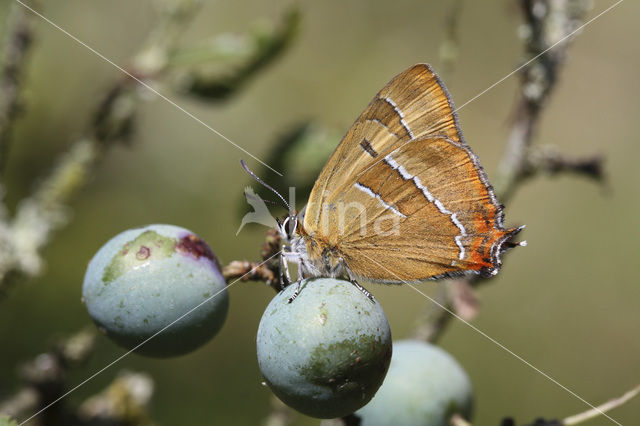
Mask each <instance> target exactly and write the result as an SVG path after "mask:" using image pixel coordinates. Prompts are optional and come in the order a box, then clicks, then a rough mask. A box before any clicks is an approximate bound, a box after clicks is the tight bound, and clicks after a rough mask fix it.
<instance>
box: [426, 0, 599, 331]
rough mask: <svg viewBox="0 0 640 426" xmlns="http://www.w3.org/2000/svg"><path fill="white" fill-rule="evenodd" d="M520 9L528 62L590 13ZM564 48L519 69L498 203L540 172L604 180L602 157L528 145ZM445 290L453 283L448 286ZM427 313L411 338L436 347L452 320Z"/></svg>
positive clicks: (538, 3) (536, 2)
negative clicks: (414, 337)
mask: <svg viewBox="0 0 640 426" xmlns="http://www.w3.org/2000/svg"><path fill="white" fill-rule="evenodd" d="M520 4H521V6H522V11H523V14H524V17H525V27H524V30H523V33H524V40H525V50H526V53H527V56H528V57H530V58H533V57H536V56H538V55H539V54H540V53H542V52H544V51H545V50H547V49H548V48H549V46H551V45H553V44H554V43H556V41H557V40H559V39H561V38H562V37H564V36H565V35H566V34H568V33H570V32H571V31H573V30H574V28H575V27H576V26H577V25H578V24H579V23H580V22H581V21H582V20H583V18H584V16H585V14H586V12H587V9H588V8H589V5H588V3H587V2H585V1H583V0H545V1H543V0H521V2H520ZM568 46H569V42H568V41H567V42H564V43H560V44H558V45H557V46H555V47H554V48H553V49H551V50H550V51H548V52H546V53H545V54H543V55H541V56H540V57H539V58H537V59H536V60H535V61H533V62H531V63H530V64H529V65H528V66H527V67H525V68H523V70H522V74H521V80H520V86H519V98H518V101H517V102H516V105H515V107H514V111H515V118H514V121H513V123H512V125H511V130H510V132H509V136H508V139H507V146H506V149H505V152H504V156H503V158H502V161H501V163H500V167H499V170H498V176H497V179H496V180H495V184H496V185H495V186H494V188H495V190H496V194H497V196H498V199H499V200H500V201H501V202H503V203H504V202H507V200H509V199H510V197H511V196H512V195H513V193H514V191H515V190H516V189H517V188H519V187H520V185H521V184H522V183H523V182H524V181H525V180H526V179H527V178H531V177H533V176H534V175H537V174H538V173H540V172H549V173H560V172H571V173H578V174H582V175H587V176H590V177H592V178H594V179H602V177H603V171H602V163H603V159H602V157H601V156H592V157H586V158H582V159H581V158H572V157H568V156H563V155H560V154H558V153H556V152H555V151H551V150H548V149H547V150H542V149H538V150H536V149H534V148H532V146H531V145H532V143H533V137H534V130H535V128H536V126H537V124H538V122H539V119H540V113H541V112H542V110H543V108H544V106H545V105H546V102H547V100H548V98H549V96H550V94H551V93H552V91H553V88H554V87H555V85H556V83H557V81H558V74H559V72H560V69H561V67H562V65H563V64H564V59H565V58H566V51H567V48H568ZM456 281H458V282H465V283H466V285H467V286H469V287H472V288H477V287H478V286H479V285H481V284H482V283H485V282H487V280H486V279H481V278H476V277H470V278H462V279H459V280H456ZM453 282H455V281H453ZM446 285H447V286H453V285H454V284H452V282H449V283H447V284H446ZM453 294H454V293H452V292H451V291H447V292H445V293H443V294H441V295H439V296H438V297H439V298H440V299H441V300H439V302H440V303H442V305H443V306H446V307H447V308H449V309H451V310H454V311H455V308H456V307H455V305H454V299H453ZM428 310H429V311H428V312H427V313H426V314H425V316H424V318H425V319H424V321H428V322H429V324H424V323H423V324H420V325H419V326H418V327H417V329H416V332H415V334H416V335H419V336H420V337H421V338H423V339H425V340H427V341H431V342H435V341H437V340H438V338H439V337H440V336H441V335H442V333H443V332H444V330H445V328H446V326H447V325H448V324H449V322H450V321H451V318H452V316H451V315H450V314H449V313H448V312H446V311H445V310H443V309H441V308H440V307H438V306H436V305H432V306H429V308H428Z"/></svg>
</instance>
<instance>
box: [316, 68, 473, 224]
mask: <svg viewBox="0 0 640 426" xmlns="http://www.w3.org/2000/svg"><path fill="white" fill-rule="evenodd" d="M433 135H442V136H446V137H448V138H449V139H451V140H453V141H460V140H461V136H460V134H459V131H458V125H457V118H456V116H455V113H454V111H453V107H452V104H451V101H450V99H449V96H448V94H447V92H446V90H445V89H444V87H443V86H442V83H441V82H440V80H439V79H438V77H437V76H436V74H435V73H434V72H433V71H432V70H431V68H430V67H429V65H426V64H417V65H415V66H413V67H411V68H409V69H407V70H406V71H404V72H403V73H401V74H399V75H398V76H396V77H395V78H394V79H393V80H391V81H390V82H389V83H388V84H387V85H386V86H385V87H384V88H383V89H382V90H381V91H380V92H379V93H378V94H377V95H376V96H375V97H374V98H373V100H372V101H371V103H370V104H369V105H368V106H367V108H366V109H365V111H364V112H363V113H362V114H361V115H360V117H358V119H357V120H356V121H355V123H354V124H353V126H352V127H351V128H350V129H349V131H348V132H347V134H346V135H345V136H344V138H342V141H341V142H340V144H339V145H338V147H337V148H336V150H335V151H334V153H333V154H332V155H331V157H330V158H329V161H328V162H327V164H326V165H325V167H324V168H323V169H322V172H321V173H320V176H319V177H318V179H317V180H316V183H315V185H314V187H313V189H312V191H311V195H310V196H309V202H308V204H307V209H306V213H305V220H304V227H305V230H307V232H314V231H315V229H316V228H317V227H318V226H319V223H320V214H321V213H320V206H321V205H322V204H324V203H325V202H327V201H328V200H327V197H330V196H331V194H337V193H340V192H341V191H343V190H344V189H345V187H346V186H348V185H349V184H350V183H352V182H350V180H351V179H353V178H354V177H355V176H357V175H359V174H361V173H363V172H364V171H366V170H367V169H368V168H369V167H371V166H372V165H373V164H374V163H376V162H379V161H381V158H382V157H380V156H381V155H383V154H384V155H386V154H387V153H389V152H391V151H393V150H394V149H396V148H398V147H399V146H401V145H402V144H404V143H407V142H408V141H410V140H412V139H417V138H421V137H425V136H433ZM384 155H383V156H384ZM329 202H330V201H329Z"/></svg>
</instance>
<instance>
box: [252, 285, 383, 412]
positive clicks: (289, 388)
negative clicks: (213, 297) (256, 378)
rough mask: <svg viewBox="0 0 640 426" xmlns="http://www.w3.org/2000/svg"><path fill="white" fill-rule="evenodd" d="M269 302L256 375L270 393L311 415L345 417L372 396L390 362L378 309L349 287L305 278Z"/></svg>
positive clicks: (259, 341)
mask: <svg viewBox="0 0 640 426" xmlns="http://www.w3.org/2000/svg"><path fill="white" fill-rule="evenodd" d="M295 287H296V286H295V285H290V286H288V287H287V288H285V289H284V290H283V291H281V292H280V293H279V294H278V295H277V296H276V297H274V298H273V300H272V301H271V303H270V304H269V306H268V307H267V309H266V310H265V312H264V314H263V316H262V319H261V320H260V326H259V327H258V336H257V346H258V364H259V367H260V371H261V372H262V375H263V376H264V378H265V381H266V383H267V384H268V385H269V387H270V388H271V390H272V391H273V393H275V394H276V395H277V396H278V398H280V399H281V400H282V401H283V402H284V403H286V404H287V405H289V406H291V407H293V408H295V409H296V410H298V411H300V412H301V413H304V414H307V415H309V416H312V417H319V418H332V417H340V416H344V415H346V414H349V413H353V412H354V411H355V410H357V409H358V408H360V407H362V406H363V405H365V404H366V403H367V402H368V401H369V400H370V399H371V398H372V397H373V395H374V394H375V392H376V391H377V390H378V388H379V387H380V385H381V384H382V381H383V379H384V376H385V374H386V372H387V368H388V366H389V361H390V359H391V331H390V329H389V323H388V321H387V318H386V316H385V315H384V312H383V311H382V307H381V306H380V305H379V304H378V303H377V302H375V301H372V300H371V299H369V298H368V297H367V296H366V295H364V294H363V293H362V292H361V291H360V290H358V289H357V288H356V287H355V286H354V285H353V284H352V283H350V282H348V281H342V280H336V279H331V278H316V279H309V280H305V281H303V282H302V284H301V291H300V295H299V296H298V298H297V299H295V300H294V301H293V302H292V303H288V299H289V298H290V297H291V295H292V294H293V292H294V290H295Z"/></svg>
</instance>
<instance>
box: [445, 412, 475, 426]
mask: <svg viewBox="0 0 640 426" xmlns="http://www.w3.org/2000/svg"><path fill="white" fill-rule="evenodd" d="M449 424H450V425H451V426H472V425H471V423H469V422H468V421H467V420H466V419H465V418H464V417H462V416H461V415H460V414H454V415H453V416H451V419H450V420H449Z"/></svg>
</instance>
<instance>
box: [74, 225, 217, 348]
mask: <svg viewBox="0 0 640 426" xmlns="http://www.w3.org/2000/svg"><path fill="white" fill-rule="evenodd" d="M82 297H83V300H84V303H85V305H86V307H87V310H88V311H89V315H90V316H91V318H92V319H93V321H94V322H95V323H96V325H97V326H98V327H99V329H100V330H101V331H102V332H104V334H106V335H107V336H108V337H109V338H111V339H112V340H113V341H115V342H116V343H118V344H119V345H121V346H123V347H125V348H127V349H134V348H136V347H137V346H138V345H140V344H141V343H143V342H144V341H145V340H147V339H149V338H151V339H150V340H149V341H147V342H146V343H144V344H143V345H142V346H140V347H139V348H137V349H136V352H137V353H140V354H144V355H149V356H155V357H168V356H175V355H182V354H185V353H188V352H191V351H193V350H194V349H196V348H198V347H200V346H201V345H203V344H204V343H206V342H207V341H209V340H210V339H211V338H212V337H213V336H215V335H216V333H218V331H219V330H220V328H221V327H222V325H223V323H224V321H225V319H226V316H227V311H228V309H229V296H228V295H227V288H226V282H225V280H224V278H223V276H222V273H221V272H220V265H219V263H218V260H217V259H216V257H215V255H214V254H213V251H212V250H211V248H210V247H209V246H208V245H207V243H205V242H204V241H203V240H202V239H200V238H199V237H198V236H197V235H195V234H194V233H193V232H191V231H189V230H187V229H184V228H180V227H177V226H173V225H148V226H145V227H142V228H137V229H130V230H128V231H124V232H122V233H120V234H118V235H116V236H115V237H113V238H112V239H111V240H109V241H108V242H107V243H106V244H105V245H104V246H102V248H100V250H98V252H97V253H96V254H95V256H94V257H93V259H91V261H90V262H89V266H88V268H87V272H86V273H85V276H84V284H83V286H82ZM196 306H197V308H196ZM194 308H195V309H194ZM189 311H191V312H189ZM187 312H189V313H188V314H187ZM185 314H187V315H185ZM183 315H184V317H183V318H180V317H181V316H183ZM179 318H180V319H179ZM174 321H175V323H174ZM172 323H173V324H172ZM170 324H171V325H170ZM167 326H168V327H167ZM165 327H167V328H166V329H164V328H165ZM156 334H157V335H156Z"/></svg>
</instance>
